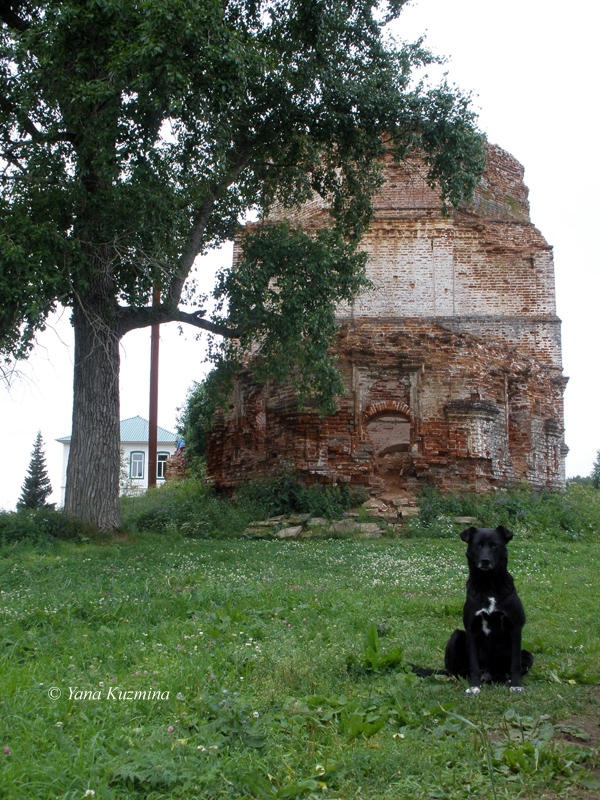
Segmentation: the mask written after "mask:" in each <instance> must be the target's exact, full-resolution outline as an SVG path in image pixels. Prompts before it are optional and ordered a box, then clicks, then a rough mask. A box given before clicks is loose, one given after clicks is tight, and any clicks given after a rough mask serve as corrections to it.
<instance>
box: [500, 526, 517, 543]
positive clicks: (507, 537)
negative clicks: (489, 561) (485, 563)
mask: <svg viewBox="0 0 600 800" xmlns="http://www.w3.org/2000/svg"><path fill="white" fill-rule="evenodd" d="M496 530H497V531H498V533H499V534H500V536H502V538H503V539H504V541H505V542H510V540H511V539H512V537H513V532H512V531H509V530H508V528H505V527H504V525H498V527H497V528H496Z"/></svg>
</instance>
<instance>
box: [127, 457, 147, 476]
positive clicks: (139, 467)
mask: <svg viewBox="0 0 600 800" xmlns="http://www.w3.org/2000/svg"><path fill="white" fill-rule="evenodd" d="M129 477H130V478H131V479H132V480H141V479H142V478H143V477H144V453H143V452H141V451H140V450H134V451H133V452H132V453H131V455H130V461H129Z"/></svg>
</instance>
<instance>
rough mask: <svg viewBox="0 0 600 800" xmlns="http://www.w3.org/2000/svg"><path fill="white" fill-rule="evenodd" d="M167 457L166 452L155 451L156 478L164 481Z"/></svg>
mask: <svg viewBox="0 0 600 800" xmlns="http://www.w3.org/2000/svg"><path fill="white" fill-rule="evenodd" d="M168 458H169V454H168V453H157V454H156V478H157V480H159V481H164V479H165V470H166V468H167V459H168Z"/></svg>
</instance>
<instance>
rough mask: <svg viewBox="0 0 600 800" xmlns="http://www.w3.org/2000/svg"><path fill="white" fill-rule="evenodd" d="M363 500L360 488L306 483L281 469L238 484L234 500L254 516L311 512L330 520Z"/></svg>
mask: <svg viewBox="0 0 600 800" xmlns="http://www.w3.org/2000/svg"><path fill="white" fill-rule="evenodd" d="M366 499H367V495H366V493H365V490H364V489H361V488H356V487H351V486H348V485H345V484H344V485H338V484H328V485H323V484H312V485H309V486H306V485H305V484H304V483H303V482H302V481H301V480H300V478H299V476H298V474H297V473H295V472H294V471H293V470H288V469H285V468H283V469H281V470H279V471H278V472H276V473H275V474H273V475H270V476H266V477H263V478H255V479H254V480H251V481H247V482H246V483H244V484H242V486H241V487H240V488H239V490H238V492H237V495H236V502H237V503H238V504H240V505H241V506H244V507H247V508H250V509H252V510H253V511H254V515H255V516H256V515H258V514H261V515H262V516H274V515H277V514H313V515H314V516H319V517H327V518H328V519H334V518H336V517H340V516H341V515H342V514H343V513H344V511H347V510H348V509H349V508H352V507H353V506H357V505H360V504H361V503H362V502H364V501H365V500H366Z"/></svg>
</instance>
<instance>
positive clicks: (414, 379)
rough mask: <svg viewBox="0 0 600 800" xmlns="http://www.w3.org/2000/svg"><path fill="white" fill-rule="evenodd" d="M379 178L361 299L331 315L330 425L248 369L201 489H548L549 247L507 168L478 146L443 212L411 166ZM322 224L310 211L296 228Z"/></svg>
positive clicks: (552, 376)
mask: <svg viewBox="0 0 600 800" xmlns="http://www.w3.org/2000/svg"><path fill="white" fill-rule="evenodd" d="M385 173H386V183H385V185H384V188H383V190H382V192H381V193H380V195H378V197H377V198H376V199H375V209H376V213H375V218H374V222H373V224H372V226H371V228H370V230H369V231H368V233H367V234H366V236H365V237H364V239H363V243H362V246H363V247H364V248H365V249H366V250H367V251H368V253H369V257H370V258H369V264H368V276H369V278H370V279H371V281H372V282H373V284H374V288H373V289H372V290H370V291H368V292H365V293H364V294H363V295H361V297H359V298H358V299H357V300H356V302H355V303H354V304H353V305H352V306H343V307H340V308H339V310H338V321H339V325H340V328H339V333H338V338H337V343H336V345H335V352H336V355H337V356H338V364H339V366H340V369H341V372H342V375H343V378H344V384H345V387H346V392H345V394H344V396H342V397H339V398H337V401H336V407H337V410H336V412H335V414H332V415H330V416H328V417H325V418H321V417H319V415H318V413H317V411H316V409H315V408H313V407H311V406H310V404H309V405H308V406H307V407H305V408H303V409H298V407H297V403H296V398H295V397H294V395H293V392H292V390H291V389H290V387H281V386H273V385H267V386H258V385H256V384H255V382H254V381H253V378H252V372H251V365H249V367H248V369H247V370H246V371H244V372H242V373H240V375H239V376H238V380H237V382H236V387H235V392H234V394H233V395H232V398H231V402H230V405H229V407H228V408H224V409H222V410H221V412H220V413H219V415H218V416H217V419H216V421H215V425H214V427H213V430H212V431H211V433H210V435H209V441H208V474H209V476H210V478H211V479H212V480H213V482H214V483H215V484H216V485H217V486H220V487H223V488H230V487H234V486H235V485H237V484H238V483H239V482H240V481H241V480H243V479H245V478H248V477H250V476H252V475H257V474H266V473H269V472H270V471H272V470H273V469H275V468H276V467H277V466H278V465H279V464H280V462H281V460H284V461H286V462H288V463H292V464H293V465H295V467H296V468H297V469H298V470H300V471H301V472H302V473H303V474H304V475H305V477H306V479H307V480H308V481H317V480H318V481H336V482H351V483H362V484H365V485H368V486H370V487H371V488H372V489H373V490H374V491H380V492H383V491H385V492H388V493H389V492H393V491H400V490H404V489H407V488H408V489H414V488H417V487H418V486H420V485H423V484H424V483H435V484H437V485H438V486H440V487H441V488H443V489H451V488H464V487H465V486H470V487H472V488H474V489H477V490H487V489H489V488H490V487H492V486H507V485H511V484H515V483H517V482H520V481H527V482H529V483H530V484H531V485H532V486H536V487H559V486H562V485H564V457H565V454H566V447H565V445H564V442H563V400H562V396H563V391H564V387H565V384H566V380H565V379H564V378H563V375H562V364H561V342H560V320H559V319H558V318H557V316H556V308H555V291H554V269H553V261H552V249H551V247H550V246H549V245H548V244H547V242H546V241H545V239H544V238H543V237H542V235H541V234H540V232H539V231H538V230H537V229H536V228H535V227H534V226H533V225H532V224H531V222H530V221H529V213H528V204H527V189H526V187H525V186H524V184H523V169H522V167H521V165H520V164H518V162H517V161H516V160H515V159H514V158H513V157H512V156H510V155H509V154H508V153H505V152H504V151H502V150H501V149H500V148H498V147H495V146H490V147H489V148H488V167H487V170H486V173H485V175H484V177H483V180H482V181H481V184H480V186H479V187H478V189H477V191H476V194H475V197H474V200H473V202H472V203H471V204H469V205H465V206H463V207H461V208H460V209H458V210H453V211H450V212H449V213H448V214H447V215H444V214H442V213H441V211H440V202H439V197H438V195H437V194H436V193H435V192H434V191H433V190H432V189H431V188H430V187H429V186H428V185H427V182H426V180H425V177H424V167H423V164H422V163H420V162H419V161H418V160H416V161H414V162H413V163H411V164H405V165H401V166H397V165H392V164H391V163H390V164H386V165H385ZM322 214H323V211H322V209H321V208H320V206H319V205H318V204H316V203H313V204H311V205H310V206H307V207H306V208H304V209H303V210H302V213H301V214H300V215H299V216H298V218H297V220H298V221H299V222H301V223H302V224H304V225H309V224H310V225H318V224H320V221H321V219H322Z"/></svg>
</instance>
